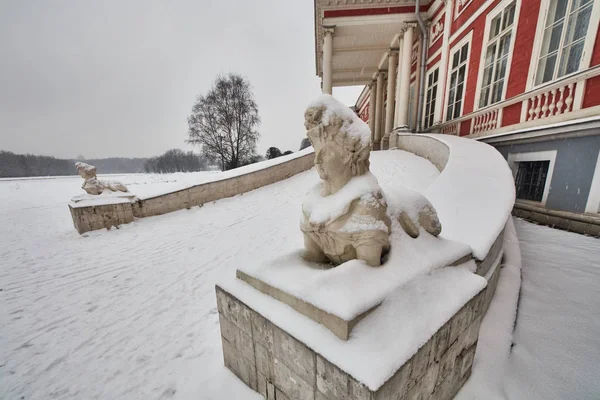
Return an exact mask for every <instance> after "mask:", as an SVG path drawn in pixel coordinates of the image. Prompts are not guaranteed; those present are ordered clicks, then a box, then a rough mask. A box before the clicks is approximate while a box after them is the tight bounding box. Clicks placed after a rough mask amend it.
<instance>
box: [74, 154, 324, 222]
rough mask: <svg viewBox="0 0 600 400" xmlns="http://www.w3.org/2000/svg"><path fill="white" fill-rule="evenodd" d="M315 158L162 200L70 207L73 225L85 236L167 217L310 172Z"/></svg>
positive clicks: (275, 166)
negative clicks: (124, 225)
mask: <svg viewBox="0 0 600 400" xmlns="http://www.w3.org/2000/svg"><path fill="white" fill-rule="evenodd" d="M314 158H315V154H314V153H312V152H311V153H309V154H306V155H303V156H300V157H296V158H293V159H291V160H289V161H285V162H282V163H280V164H275V165H272V166H270V167H267V168H263V169H259V170H254V171H251V172H248V173H246V174H243V175H238V176H234V177H231V178H227V179H222V180H218V181H214V182H208V183H204V184H200V185H196V186H192V187H190V188H187V189H183V190H178V191H176V192H171V193H166V194H164V195H160V196H155V197H151V198H147V199H140V200H137V201H136V202H135V203H129V202H127V203H122V204H106V205H95V206H88V207H72V206H69V208H70V210H71V216H72V217H73V225H75V229H77V231H78V232H79V233H84V232H88V231H93V230H96V229H102V228H110V227H112V226H119V225H120V224H127V223H129V222H132V221H133V219H134V217H136V218H144V217H150V216H153V215H161V214H166V213H169V212H172V211H177V210H183V209H185V208H190V207H193V206H200V205H202V204H205V203H208V202H211V201H215V200H219V199H223V198H226V197H232V196H236V195H238V194H242V193H246V192H249V191H251V190H254V189H258V188H260V187H263V186H266V185H270V184H272V183H275V182H279V181H281V180H283V179H287V178H289V177H291V176H293V175H296V174H298V173H300V172H304V171H307V170H309V169H310V168H312V167H313V165H314Z"/></svg>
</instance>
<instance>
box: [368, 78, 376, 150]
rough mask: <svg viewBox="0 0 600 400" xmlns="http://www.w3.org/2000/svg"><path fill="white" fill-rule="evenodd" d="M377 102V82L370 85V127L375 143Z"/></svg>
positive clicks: (372, 139) (372, 140)
mask: <svg viewBox="0 0 600 400" xmlns="http://www.w3.org/2000/svg"><path fill="white" fill-rule="evenodd" d="M376 104H377V83H376V82H371V84H370V85H369V128H370V129H371V143H375V105H376Z"/></svg>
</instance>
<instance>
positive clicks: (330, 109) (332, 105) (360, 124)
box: [307, 94, 371, 145]
mask: <svg viewBox="0 0 600 400" xmlns="http://www.w3.org/2000/svg"><path fill="white" fill-rule="evenodd" d="M313 107H317V108H318V107H324V108H325V111H324V112H323V115H322V116H321V122H322V124H323V125H324V126H328V125H329V120H330V119H331V118H332V117H333V116H334V115H335V116H338V117H339V118H341V119H342V120H343V121H344V122H343V125H342V128H341V131H342V132H343V133H345V134H347V135H349V136H351V137H355V138H360V141H361V142H362V143H363V144H364V145H366V144H368V143H370V142H371V129H370V128H369V125H367V124H366V123H365V122H364V121H363V120H362V119H360V118H358V116H357V115H356V114H355V113H354V111H352V110H351V109H350V107H348V106H346V105H344V104H343V103H341V102H340V101H338V100H336V99H335V97H333V96H332V95H330V94H322V95H320V96H319V97H317V98H316V99H315V100H313V101H312V102H311V103H310V104H309V105H308V107H307V108H313Z"/></svg>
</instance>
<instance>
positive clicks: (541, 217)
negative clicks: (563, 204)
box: [512, 201, 600, 237]
mask: <svg viewBox="0 0 600 400" xmlns="http://www.w3.org/2000/svg"><path fill="white" fill-rule="evenodd" d="M512 213H513V215H514V216H516V217H519V218H523V219H526V220H528V221H532V222H535V223H537V224H541V225H546V226H550V227H552V228H557V229H562V230H565V231H569V232H576V233H581V234H583V235H590V236H596V237H600V216H596V215H593V214H583V213H572V212H567V211H557V210H551V209H548V208H545V207H542V206H538V205H533V204H526V203H522V202H518V201H517V202H516V203H515V206H514V208H513V211H512Z"/></svg>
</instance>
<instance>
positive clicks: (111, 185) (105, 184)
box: [75, 162, 128, 195]
mask: <svg viewBox="0 0 600 400" xmlns="http://www.w3.org/2000/svg"><path fill="white" fill-rule="evenodd" d="M75 167H77V172H78V173H79V176H81V177H82V178H83V179H84V180H85V181H84V182H83V185H82V186H81V188H82V189H83V190H85V191H86V192H87V193H88V194H91V195H99V194H102V192H104V190H105V189H108V190H110V191H112V192H117V191H120V192H128V190H127V188H126V187H125V185H123V184H122V183H120V182H116V181H101V180H99V179H98V177H97V176H96V167H94V166H93V165H90V164H86V163H83V162H76V163H75Z"/></svg>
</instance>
